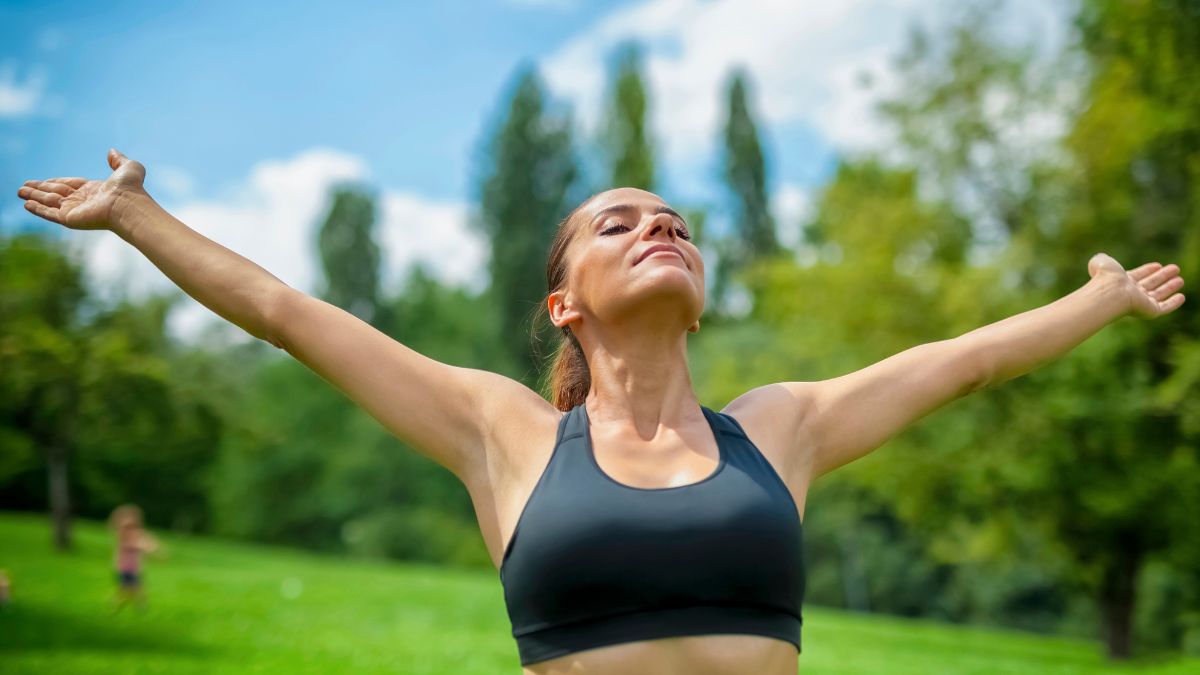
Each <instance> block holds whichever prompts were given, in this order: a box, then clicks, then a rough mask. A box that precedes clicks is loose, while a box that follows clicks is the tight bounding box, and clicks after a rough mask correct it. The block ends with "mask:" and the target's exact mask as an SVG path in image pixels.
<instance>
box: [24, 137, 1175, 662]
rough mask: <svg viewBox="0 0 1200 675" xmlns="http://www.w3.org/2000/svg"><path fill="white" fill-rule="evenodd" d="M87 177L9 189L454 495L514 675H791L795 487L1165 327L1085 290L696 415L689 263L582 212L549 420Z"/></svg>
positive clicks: (1114, 289) (537, 407) (553, 287)
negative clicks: (474, 531) (1141, 332)
mask: <svg viewBox="0 0 1200 675" xmlns="http://www.w3.org/2000/svg"><path fill="white" fill-rule="evenodd" d="M108 161H109V165H110V166H111V168H112V169H113V170H114V171H113V173H112V175H111V176H110V177H109V178H108V179H107V180H105V181H94V180H92V181H90V180H87V179H84V178H55V179H51V180H49V181H28V182H27V183H26V184H25V185H24V186H23V187H21V188H20V190H19V191H18V195H19V196H20V197H22V198H25V199H26V200H28V201H26V202H25V206H26V208H27V209H29V210H30V211H31V212H33V213H35V214H37V215H38V216H41V217H42V218H45V219H47V220H50V221H53V222H56V223H60V224H62V225H64V226H66V227H69V228H73V229H110V230H112V231H113V232H115V233H116V234H117V235H118V236H120V237H122V238H123V239H125V240H126V241H128V242H129V243H130V244H131V245H133V246H134V247H136V248H137V249H138V250H139V251H141V252H142V253H143V254H144V255H145V256H146V257H147V258H149V259H150V260H151V261H152V262H153V263H154V264H155V265H156V266H157V267H158V268H159V269H160V270H162V271H163V273H165V274H166V275H167V276H168V277H169V278H170V279H171V280H172V281H173V282H175V283H176V284H177V285H178V286H179V287H180V288H182V289H183V290H184V291H185V292H187V293H188V294H189V295H191V296H192V297H193V298H195V299H196V300H198V301H199V302H201V303H203V304H204V305H205V306H207V307H208V308H210V309H212V310H213V311H214V312H216V313H217V314H219V315H220V316H222V317H224V318H225V319H227V320H229V321H231V322H233V323H235V324H237V325H238V326H240V327H241V328H243V329H244V330H246V331H247V332H249V333H250V334H251V335H254V336H255V337H258V338H260V339H262V340H265V341H267V342H270V343H271V344H273V345H275V346H276V347H278V348H281V349H284V350H286V351H287V352H288V353H289V354H291V355H292V356H294V357H295V358H296V359H298V360H300V361H301V362H302V363H304V364H305V365H307V366H308V367H310V368H312V369H313V370H314V371H316V372H317V373H319V374H320V375H321V376H322V377H324V378H325V379H326V380H328V381H329V382H331V383H332V384H333V385H334V386H336V387H338V388H339V389H340V390H341V391H343V392H344V393H345V394H346V395H348V396H349V397H350V398H352V399H353V400H354V401H356V402H357V403H358V404H359V405H361V406H362V407H363V408H364V409H366V410H367V411H368V412H369V413H370V414H371V415H373V416H374V417H375V418H376V419H378V420H379V421H380V422H381V423H382V424H383V425H384V426H385V427H386V428H388V429H389V430H390V431H391V432H392V433H394V434H395V435H396V436H398V437H399V438H401V439H402V440H404V441H405V442H407V443H409V444H410V445H412V446H413V447H414V448H417V449H418V450H419V451H420V452H422V453H423V454H425V455H427V456H428V457H429V458H431V459H433V460H434V461H436V462H438V463H439V464H441V465H442V466H444V467H446V468H447V469H448V470H450V471H452V472H453V473H454V474H455V475H456V476H457V477H458V478H459V479H460V480H461V481H462V482H463V483H464V485H465V486H466V487H467V489H468V491H469V492H470V494H471V497H472V499H473V501H474V504H475V509H476V513H477V515H478V518H479V523H480V528H481V530H482V532H483V536H484V539H485V541H486V543H487V545H488V547H489V550H490V551H491V554H492V559H493V562H494V564H496V566H497V567H498V568H499V569H500V574H501V582H502V584H503V586H504V591H505V600H506V603H507V607H508V613H509V617H510V619H511V620H512V624H513V635H514V637H515V638H516V640H517V645H518V650H519V653H520V657H521V664H522V666H524V672H525V673H530V674H538V675H549V674H551V673H568V672H569V673H588V674H593V675H598V674H613V675H616V674H622V675H623V674H626V673H659V674H664V675H670V674H677V675H684V674H688V675H693V674H698V673H712V674H718V673H720V674H724V673H730V674H732V673H739V674H740V673H751V672H752V673H761V674H764V675H784V674H786V673H795V672H796V667H797V653H798V650H799V649H800V638H799V635H800V624H801V617H800V601H801V596H802V594H803V568H802V561H801V560H800V525H801V517H802V515H803V510H804V502H805V497H806V495H807V491H808V486H809V485H810V484H811V483H812V481H813V480H815V479H816V478H818V477H819V476H821V475H823V474H825V473H827V472H829V471H831V470H833V469H835V468H837V467H839V466H841V465H843V464H846V463H847V462H850V461H852V460H854V459H856V458H858V457H861V456H863V455H865V454H866V453H868V452H870V451H871V450H872V449H874V448H876V447H878V446H879V445H881V444H882V443H884V441H886V440H887V439H888V438H890V437H892V436H893V435H895V434H896V433H898V432H899V431H900V430H902V429H903V428H904V427H905V426H907V425H909V424H911V423H913V422H914V421H916V420H917V419H919V418H921V417H922V416H924V415H926V414H928V413H929V412H931V411H933V410H934V409H936V408H938V407H939V406H942V405H944V404H946V403H948V402H950V401H952V400H954V399H956V398H958V397H961V396H963V395H965V394H968V393H970V392H973V391H976V390H978V389H980V388H981V387H984V386H987V385H990V384H995V383H998V382H1002V381H1004V380H1007V379H1009V378H1013V377H1016V376H1018V375H1020V374H1022V373H1024V372H1027V371H1028V370H1030V369H1032V368H1033V367H1035V366H1036V365H1038V364H1041V363H1045V362H1046V361H1049V360H1051V359H1054V358H1056V357H1059V356H1061V355H1063V354H1065V353H1066V352H1067V351H1069V350H1070V349H1071V348H1072V347H1074V346H1075V345H1077V344H1079V343H1080V342H1082V341H1083V340H1084V339H1086V338H1087V337H1088V336H1090V335H1092V334H1093V333H1095V332H1097V331H1098V330H1100V329H1101V328H1102V327H1104V326H1105V325H1107V324H1108V323H1110V322H1112V321H1114V320H1115V319H1117V318H1119V317H1121V316H1126V315H1133V316H1139V317H1145V318H1150V317H1155V316H1159V315H1162V314H1166V313H1168V312H1171V311H1173V310H1175V309H1176V308H1178V307H1179V306H1180V304H1182V302H1183V295H1182V294H1179V293H1176V291H1177V290H1178V289H1179V288H1180V287H1182V285H1183V279H1182V278H1181V277H1180V276H1179V269H1178V267H1176V266H1175V265H1167V266H1163V265H1160V264H1158V263H1148V264H1146V265H1142V266H1141V267H1138V268H1136V269H1134V270H1131V271H1128V272H1126V271H1125V270H1124V269H1123V268H1122V266H1121V265H1120V264H1119V263H1117V261H1116V260H1114V259H1112V258H1111V257H1109V256H1107V255H1104V254H1102V253H1101V254H1096V255H1095V256H1093V257H1092V259H1091V260H1090V261H1089V262H1088V272H1089V275H1090V277H1091V279H1090V280H1089V281H1088V282H1087V283H1086V284H1085V285H1084V286H1083V287H1081V288H1079V289H1078V290H1076V291H1074V292H1072V293H1070V294H1069V295H1067V296H1065V297H1063V298H1061V299H1059V300H1057V301H1055V302H1053V303H1051V304H1049V305H1047V306H1044V307H1039V308H1036V309H1033V310H1030V311H1028V312H1025V313H1022V314H1019V315H1017V316H1014V317H1011V318H1008V319H1005V320H1004V321H1000V322H998V323H996V324H993V325H989V326H985V327H983V328H980V329H978V330H975V331H971V332H970V333H966V334H964V335H962V336H960V337H956V338H953V339H948V340H942V341H938V342H934V343H929V344H924V345H919V346H916V347H913V348H911V349H908V350H906V351H904V352H901V353H899V354H896V355H894V356H892V357H890V358H887V359H884V360H883V361H881V362H879V363H876V364H874V365H871V366H869V367H867V368H864V369H862V370H860V371H857V372H853V373H850V374H847V375H844V376H841V377H837V378H833V379H830V380H825V381H820V382H777V383H773V384H766V385H763V386H760V387H757V388H755V389H752V390H750V391H748V392H746V393H745V394H743V395H741V396H739V397H738V398H737V399H736V400H734V401H733V402H731V403H730V404H729V405H728V406H726V408H725V409H724V410H723V411H721V412H716V411H712V410H710V409H708V408H706V407H704V406H702V405H700V404H699V403H698V401H697V399H696V396H695V394H694V393H693V391H692V386H691V380H690V378H689V375H688V368H687V355H686V344H687V343H686V335H685V332H687V331H691V332H695V331H697V330H699V326H700V322H699V318H700V315H701V313H702V311H703V309H704V260H703V259H702V257H701V255H700V251H699V249H697V248H696V246H695V245H693V243H692V242H691V241H690V238H691V235H690V233H689V232H688V229H687V224H686V223H685V222H684V221H683V219H682V218H680V217H679V216H678V215H677V214H676V213H675V212H674V211H672V210H671V209H670V208H669V207H668V206H667V205H666V204H665V203H664V202H663V201H662V200H661V199H659V198H658V197H657V196H656V195H654V194H651V193H649V192H645V191H642V190H637V189H631V188H620V189H615V190H610V191H607V192H603V193H600V194H597V195H594V196H592V197H591V198H589V199H588V200H587V201H585V202H584V203H583V204H580V205H579V206H578V207H577V208H576V209H575V210H574V211H573V212H572V213H571V214H570V215H569V216H568V217H567V218H566V219H565V220H564V221H563V222H562V223H561V224H560V226H559V228H558V232H557V235H556V237H555V239H554V242H553V244H552V247H551V253H550V260H549V261H548V267H547V281H548V288H547V290H548V295H547V297H546V300H545V303H544V309H545V310H546V312H547V313H548V315H549V318H550V321H551V322H552V323H553V324H554V325H555V326H556V327H557V328H559V329H561V330H562V331H563V334H564V336H565V339H564V341H563V343H562V345H560V348H559V352H558V355H557V357H556V360H555V363H554V366H553V373H552V378H553V394H552V397H551V398H552V400H551V401H549V402H548V401H546V400H545V399H544V398H542V397H541V396H539V395H538V394H537V393H535V392H534V391H532V390H530V389H528V388H527V387H525V386H524V385H522V384H520V383H518V382H516V381H514V380H511V379H509V378H507V377H503V376H501V375H498V374H495V373H490V372H487V371H481V370H476V369H471V368H461V367H456V366H452V365H447V364H443V363H439V362H437V361H435V360H432V359H429V358H426V357H424V356H422V355H421V354H419V353H416V352H414V351H413V350H411V349H408V348H407V347H405V346H404V345H402V344H399V343H397V342H396V341H394V340H392V339H391V338H389V337H388V336H387V335H384V334H383V333H381V332H379V331H377V330H375V329H374V328H372V327H371V326H370V325H368V324H366V323H364V322H363V321H360V320H359V319H357V318H356V317H354V316H353V315H351V314H349V313H348V312H345V311H343V310H341V309H339V308H337V307H334V306H332V305H329V304H327V303H325V302H322V301H321V300H318V299H315V298H313V297H310V296H308V295H306V294H304V293H302V292H300V291H297V290H295V289H293V288H291V287H289V286H287V285H286V284H284V283H283V282H281V281H280V280H279V279H277V278H275V277H274V276H272V275H271V274H269V273H268V272H266V271H265V270H263V269H262V268H260V267H259V266H257V265H255V264H254V263H252V262H250V261H249V260H246V259H245V258H242V257H241V256H239V255H237V254H236V253H234V252H232V251H230V250H228V249H226V248H224V247H222V246H220V245H219V244H217V243H215V242H213V241H210V240H209V239H207V238H205V237H203V236H201V235H200V234H198V233H196V232H195V231H193V230H191V229H189V228H188V227H187V226H186V225H184V224H183V223H182V222H180V221H179V220H177V219H175V218H174V217H172V216H171V215H170V214H169V213H167V212H166V211H164V210H163V209H162V208H161V207H160V206H158V205H157V204H156V203H155V202H154V200H153V199H152V198H151V197H150V196H149V195H148V194H147V193H146V191H145V190H144V188H143V179H144V178H145V168H144V167H143V166H142V165H141V164H140V163H138V162H136V161H133V160H130V159H129V158H127V157H125V156H124V155H122V154H121V153H119V152H117V151H116V150H110V151H109V155H108Z"/></svg>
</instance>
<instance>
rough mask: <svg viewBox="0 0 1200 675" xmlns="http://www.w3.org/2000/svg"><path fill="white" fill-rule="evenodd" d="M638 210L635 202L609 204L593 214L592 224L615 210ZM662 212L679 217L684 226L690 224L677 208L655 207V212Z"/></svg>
mask: <svg viewBox="0 0 1200 675" xmlns="http://www.w3.org/2000/svg"><path fill="white" fill-rule="evenodd" d="M636 210H637V207H636V206H634V205H633V204H614V205H612V206H607V207H605V208H603V209H600V210H599V211H597V212H596V215H594V216H592V224H593V225H595V223H596V221H597V220H601V219H602V217H603V216H605V215H608V214H609V213H612V212H615V211H636ZM660 213H669V214H671V215H672V216H674V217H676V218H678V219H679V220H680V221H682V222H683V225H684V227H687V224H688V223H687V220H685V219H684V217H683V216H681V215H679V214H678V213H677V212H676V211H675V209H673V208H671V207H669V206H666V205H662V204H660V205H658V206H656V207H654V214H655V215H657V214H660Z"/></svg>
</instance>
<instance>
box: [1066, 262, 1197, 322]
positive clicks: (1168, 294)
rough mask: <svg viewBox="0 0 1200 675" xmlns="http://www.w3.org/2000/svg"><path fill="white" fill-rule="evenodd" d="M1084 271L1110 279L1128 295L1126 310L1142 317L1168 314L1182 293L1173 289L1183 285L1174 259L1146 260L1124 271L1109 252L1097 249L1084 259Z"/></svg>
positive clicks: (1178, 303) (1174, 307)
mask: <svg viewBox="0 0 1200 675" xmlns="http://www.w3.org/2000/svg"><path fill="white" fill-rule="evenodd" d="M1088 273H1089V274H1091V276H1092V277H1096V276H1097V275H1101V276H1107V277H1109V278H1111V279H1113V280H1114V282H1115V283H1116V284H1117V285H1118V286H1119V287H1120V288H1121V290H1122V291H1123V292H1124V293H1126V294H1127V296H1128V298H1129V312H1130V314H1133V315H1135V316H1139V317H1142V318H1144V319H1153V318H1155V317H1158V316H1162V315H1163V314H1169V313H1171V312H1173V311H1175V310H1176V309H1178V308H1179V306H1180V305H1182V304H1183V299H1184V296H1183V294H1182V293H1178V292H1177V291H1178V290H1179V289H1180V288H1183V277H1182V276H1180V275H1179V266H1178V265H1176V264H1174V263H1171V264H1169V265H1166V266H1163V265H1162V264H1161V263H1157V262H1150V263H1146V264H1145V265H1142V266H1140V267H1137V268H1135V269H1132V270H1129V271H1128V272H1126V271H1125V268H1124V267H1122V266H1121V264H1120V263H1118V262H1117V261H1116V260H1114V259H1113V258H1112V257H1111V256H1108V255H1106V254H1104V253H1097V254H1096V255H1095V256H1092V259H1091V260H1090V261H1088Z"/></svg>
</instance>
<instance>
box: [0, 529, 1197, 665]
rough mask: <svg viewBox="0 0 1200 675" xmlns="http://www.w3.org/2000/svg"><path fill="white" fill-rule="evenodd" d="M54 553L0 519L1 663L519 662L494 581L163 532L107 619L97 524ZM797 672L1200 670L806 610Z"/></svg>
mask: <svg viewBox="0 0 1200 675" xmlns="http://www.w3.org/2000/svg"><path fill="white" fill-rule="evenodd" d="M75 533H76V542H77V549H76V551H75V552H74V553H71V554H65V555H63V554H56V553H53V552H52V551H51V549H50V546H49V540H50V538H49V531H48V527H47V523H46V520H45V518H42V517H31V516H28V515H17V514H0V568H5V569H8V570H9V574H10V576H11V577H12V579H13V596H14V598H13V603H12V604H11V605H10V606H9V607H8V609H7V610H6V611H4V612H0V673H5V674H7V673H54V674H57V673H103V674H105V675H108V674H110V673H206V674H207V673H222V674H226V673H228V674H233V673H264V674H265V673H286V674H288V675H293V674H298V673H323V674H324V673H355V674H367V673H406V674H407V673H413V674H420V673H454V674H456V675H468V674H471V673H480V674H483V673H486V674H488V675H493V674H496V673H501V674H503V673H514V674H515V673H520V666H519V662H518V660H517V649H516V643H515V642H514V641H513V639H512V636H511V634H510V629H511V626H510V624H509V623H508V616H507V614H506V613H505V611H504V596H503V594H502V591H501V587H500V580H499V576H498V575H497V574H495V573H494V572H490V571H478V572H476V571H471V572H466V571H456V570H449V569H442V568H438V567H435V566H429V565H412V564H395V563H382V562H378V563H373V562H365V561H358V560H348V559H344V558H338V557H329V556H319V555H313V554H309V553H301V552H297V551H293V550H288V549H279V548H270V547H262V546H251V545H246V544H240V543H237V544H235V543H229V542H224V541H220V540H214V539H207V538H199V537H194V538H185V537H179V536H172V535H161V536H160V539H161V540H162V541H163V542H164V543H165V544H166V546H167V547H168V549H169V555H168V557H167V558H165V559H161V560H159V559H154V558H151V559H150V560H148V562H147V565H146V583H147V591H148V595H149V599H150V605H149V608H148V610H147V611H146V612H145V613H144V614H138V613H136V612H134V611H132V610H131V609H129V608H127V609H126V610H125V611H123V612H121V613H120V614H117V615H115V616H114V615H113V614H112V613H111V608H110V605H109V601H110V599H111V594H112V590H113V586H114V584H113V579H112V573H111V571H110V570H111V549H110V544H109V539H108V535H107V532H106V531H105V530H104V529H103V528H102V527H101V526H100V525H98V524H95V523H88V522H83V523H78V524H77V527H76V530H75ZM804 649H805V651H804V654H803V655H802V656H801V657H800V672H802V673H806V674H808V673H922V674H925V673H1022V674H1024V673H1088V674H1092V673H1117V672H1139V673H1156V674H1158V673H1163V674H1165V673H1200V660H1196V659H1193V660H1189V661H1175V662H1172V663H1167V664H1137V665H1134V666H1124V667H1120V668H1116V667H1110V666H1107V665H1106V664H1105V663H1104V661H1103V659H1102V657H1101V652H1100V649H1099V646H1098V645H1096V644H1092V643H1088V642H1081V641H1076V640H1067V639H1061V638H1046V637H1040V636H1036V635H1031V634H1027V633H1020V632H1015V631H998V630H985V629H977V628H965V627H959V626H951V625H946V624H939V623H934V622H926V621H914V620H903V619H896V618H887V617H879V616H862V615H856V614H850V613H846V612H840V611H834V610H827V609H820V608H814V607H806V608H805V623H804Z"/></svg>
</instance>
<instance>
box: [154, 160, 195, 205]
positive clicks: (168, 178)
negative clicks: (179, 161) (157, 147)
mask: <svg viewBox="0 0 1200 675" xmlns="http://www.w3.org/2000/svg"><path fill="white" fill-rule="evenodd" d="M195 184H196V181H195V180H194V179H193V178H192V175H191V174H189V173H188V172H187V171H185V170H184V169H181V168H179V167H177V166H170V165H158V166H155V167H154V170H153V171H149V170H147V171H146V190H147V191H148V192H150V193H151V194H153V193H154V192H156V191H158V190H161V191H162V192H163V193H164V194H165V196H166V200H168V201H172V202H176V201H181V200H184V199H188V198H190V197H191V196H192V190H193V189H194V187H195Z"/></svg>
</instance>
